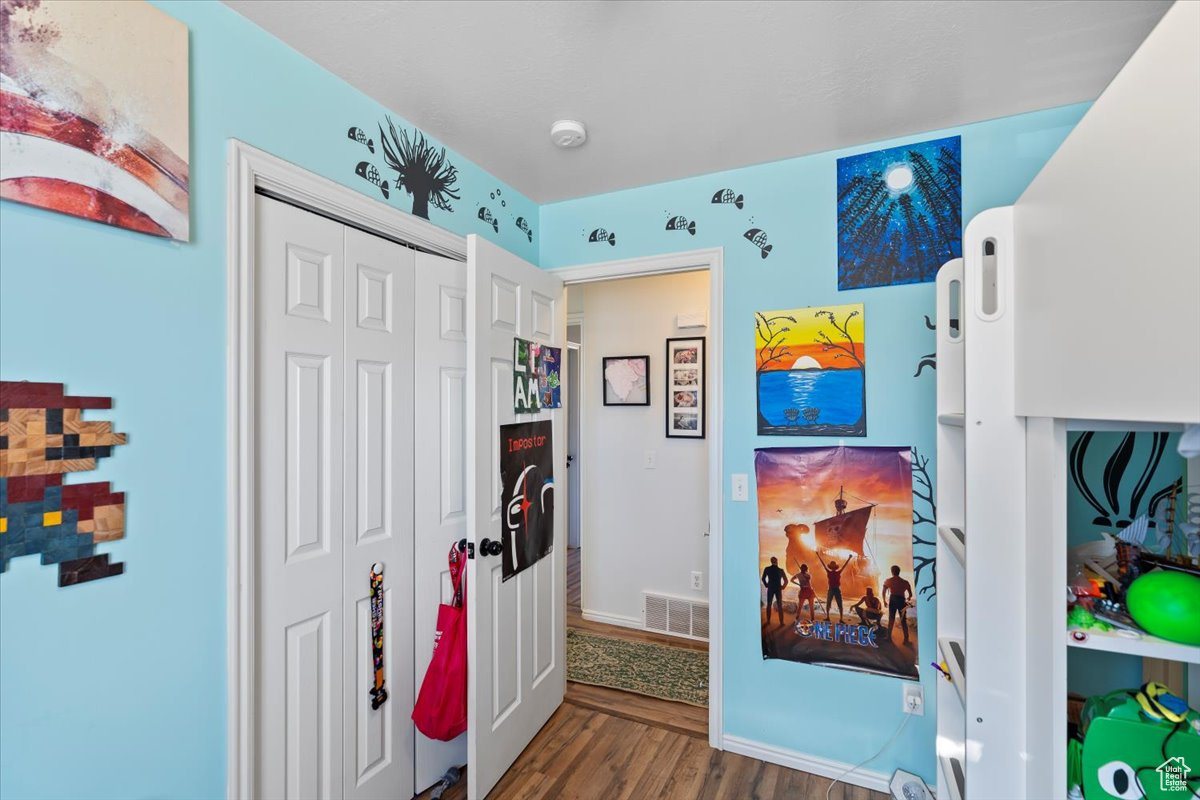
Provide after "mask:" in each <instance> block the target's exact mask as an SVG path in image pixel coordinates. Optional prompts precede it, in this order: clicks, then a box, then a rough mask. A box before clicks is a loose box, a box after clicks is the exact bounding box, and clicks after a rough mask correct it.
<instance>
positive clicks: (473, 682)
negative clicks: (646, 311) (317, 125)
mask: <svg viewBox="0 0 1200 800" xmlns="http://www.w3.org/2000/svg"><path fill="white" fill-rule="evenodd" d="M467 287H468V291H467V309H468V310H467V365H468V373H467V398H468V400H467V520H468V526H469V531H470V533H469V538H470V539H471V540H472V541H473V542H474V543H475V558H474V559H473V560H470V561H468V562H467V565H468V566H467V576H468V586H467V608H468V612H467V638H468V673H469V675H468V687H469V688H468V694H467V708H468V729H467V755H468V761H469V764H470V770H469V771H468V777H467V782H468V786H467V795H468V797H469V798H471V800H478V799H479V798H482V797H484V796H485V795H486V794H487V793H488V791H489V790H490V789H491V788H492V787H493V786H494V785H495V784H496V781H498V780H499V779H500V777H501V776H502V775H503V774H504V772H505V770H507V769H508V767H509V766H510V765H511V764H512V763H513V761H514V760H515V759H516V757H517V756H518V755H520V753H521V751H522V750H523V749H524V748H525V746H526V745H527V744H529V742H530V740H531V739H533V737H534V735H535V734H536V733H537V732H538V730H540V729H541V727H542V725H544V724H545V722H546V720H548V719H549V718H550V715H551V714H553V713H554V710H555V709H556V708H558V706H559V705H560V704H561V703H562V699H563V693H564V690H565V688H566V667H565V639H566V625H565V621H564V618H563V615H564V614H565V613H566V598H565V596H564V588H563V587H564V583H565V579H566V559H565V557H564V554H565V552H566V540H565V532H566V527H565V525H564V521H565V520H564V516H565V510H566V509H565V505H566V504H565V503H561V502H560V503H555V505H554V548H553V550H552V552H551V553H550V554H549V555H547V556H546V557H545V558H543V559H542V560H541V561H539V562H537V563H536V564H534V565H533V566H532V567H530V568H528V569H526V570H525V571H523V572H521V573H519V574H518V575H516V576H515V577H514V578H512V579H511V580H509V581H502V580H501V557H500V556H485V555H483V554H482V553H481V552H480V546H479V545H480V542H481V541H482V540H483V539H484V538H485V537H486V538H490V539H499V538H500V507H499V506H500V434H499V427H500V425H503V424H506V423H511V422H514V421H515V415H514V414H513V387H512V369H513V364H512V359H513V337H515V336H520V337H522V338H525V339H531V340H534V341H537V342H541V343H543V344H550V345H554V346H556V347H562V348H564V349H565V347H566V304H565V303H564V302H563V286H562V281H561V280H560V279H559V278H557V277H555V276H554V275H552V274H549V273H547V272H545V271H543V270H540V269H538V268H536V267H534V266H532V265H530V264H528V263H526V262H525V261H522V260H521V259H519V258H517V257H516V256H514V255H512V254H511V253H509V252H507V251H506V250H502V249H501V248H499V247H497V246H496V245H494V244H491V243H490V242H487V241H485V240H483V239H480V238H479V237H478V236H474V235H472V236H468V237H467ZM563 413H564V412H563V410H562V409H560V410H557V411H542V412H541V413H539V414H537V415H532V416H528V417H524V419H529V420H543V419H549V420H551V421H552V424H553V429H552V435H553V441H554V474H555V476H556V477H558V479H559V480H560V481H564V482H565V475H566V458H565V453H566V426H565V425H564V424H563V419H564V418H563Z"/></svg>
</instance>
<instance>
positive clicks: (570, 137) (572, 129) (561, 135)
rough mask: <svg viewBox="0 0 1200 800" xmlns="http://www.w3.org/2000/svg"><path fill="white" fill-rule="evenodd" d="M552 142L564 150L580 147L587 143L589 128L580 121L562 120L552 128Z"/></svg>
mask: <svg viewBox="0 0 1200 800" xmlns="http://www.w3.org/2000/svg"><path fill="white" fill-rule="evenodd" d="M550 141H552V142H554V144H555V145H557V146H558V147H561V148H563V149H564V150H569V149H571V148H572V147H579V146H580V145H582V144H583V143H584V142H586V141H587V128H585V127H584V126H583V123H582V122H579V121H578V120H573V119H560V120H559V121H558V122H556V123H554V124H553V125H551V126H550Z"/></svg>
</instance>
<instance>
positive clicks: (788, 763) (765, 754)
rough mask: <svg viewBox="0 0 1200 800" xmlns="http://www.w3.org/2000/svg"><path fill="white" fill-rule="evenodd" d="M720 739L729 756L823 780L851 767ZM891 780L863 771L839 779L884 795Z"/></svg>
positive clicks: (743, 741) (740, 740)
mask: <svg viewBox="0 0 1200 800" xmlns="http://www.w3.org/2000/svg"><path fill="white" fill-rule="evenodd" d="M721 738H722V740H723V741H722V744H723V745H724V749H726V750H728V751H729V752H731V753H737V754H738V755H743V756H749V757H750V758H757V759H758V760H760V761H768V762H770V763H772V764H778V765H779V766H781V767H789V768H790V769H798V770H800V771H801V772H810V773H812V774H813V775H820V776H821V777H823V778H830V779H833V778H836V777H838V776H839V775H841V774H842V773H843V772H845V771H846V770H848V769H850V767H852V766H854V765H853V764H846V763H843V762H841V761H834V760H832V759H828V758H821V757H820V756H813V755H809V754H808V753H801V752H799V751H797V750H789V749H787V748H785V747H775V746H774V745H769V744H764V743H763V742H756V741H754V740H752V739H743V738H742V737H741V736H730V735H729V734H728V733H727V734H725V735H724V736H723V737H721ZM890 780H891V776H890V775H884V774H883V773H882V772H876V771H874V770H870V769H865V768H863V769H858V770H856V771H855V772H854V773H853V774H851V775H848V776H846V777H845V778H842V782H843V783H849V784H853V785H855V786H862V787H863V788H865V789H872V790H874V791H876V792H883V793H884V794H887V793H888V791H889V789H888V782H889V781H890Z"/></svg>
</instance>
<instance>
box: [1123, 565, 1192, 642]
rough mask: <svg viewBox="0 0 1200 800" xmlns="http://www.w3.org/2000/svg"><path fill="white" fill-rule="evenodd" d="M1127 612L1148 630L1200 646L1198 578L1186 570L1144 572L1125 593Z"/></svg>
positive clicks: (1164, 636)
mask: <svg viewBox="0 0 1200 800" xmlns="http://www.w3.org/2000/svg"><path fill="white" fill-rule="evenodd" d="M1125 603H1126V605H1127V606H1128V608H1129V615H1130V616H1131V617H1133V619H1134V621H1135V622H1137V624H1138V625H1140V626H1141V627H1142V628H1144V629H1145V630H1146V631H1147V632H1148V633H1151V634H1153V635H1155V636H1158V637H1161V638H1163V639H1168V640H1170V641H1172V642H1181V643H1183V644H1191V645H1200V578H1197V577H1196V576H1195V575H1190V574H1188V573H1186V572H1179V571H1176V570H1166V569H1157V570H1154V571H1153V572H1147V573H1146V574H1144V575H1142V576H1141V577H1139V578H1138V579H1137V580H1135V581H1134V582H1133V583H1132V584H1130V586H1129V590H1128V591H1127V592H1126V593H1125Z"/></svg>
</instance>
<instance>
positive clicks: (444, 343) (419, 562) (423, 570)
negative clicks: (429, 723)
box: [413, 253, 467, 792]
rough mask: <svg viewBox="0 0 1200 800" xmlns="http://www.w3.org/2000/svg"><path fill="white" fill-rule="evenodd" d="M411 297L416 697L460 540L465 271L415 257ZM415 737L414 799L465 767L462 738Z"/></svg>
mask: <svg viewBox="0 0 1200 800" xmlns="http://www.w3.org/2000/svg"><path fill="white" fill-rule="evenodd" d="M416 259H417V276H416V290H415V292H414V299H415V301H416V373H415V380H414V383H415V386H416V389H417V392H416V418H417V425H416V428H415V430H414V433H413V444H414V445H415V447H416V453H417V457H416V465H417V469H416V484H415V486H416V521H417V527H416V578H415V580H414V582H413V591H414V595H415V600H416V623H415V624H416V638H415V643H416V644H415V646H416V652H415V653H414V661H415V663H416V672H415V674H414V679H415V685H416V687H417V688H418V689H419V688H420V686H421V681H422V680H424V678H425V671H426V669H427V668H428V667H429V660H430V658H431V656H432V653H433V635H434V630H435V628H436V622H437V611H438V606H439V605H440V604H441V603H449V602H450V601H451V599H452V597H451V594H452V590H451V588H450V570H449V568H448V567H447V565H446V555H447V553H448V552H449V550H450V545H451V544H452V543H455V542H458V541H459V540H460V539H463V538H465V537H466V535H467V486H466V482H467V461H466V458H467V442H466V430H465V426H466V403H467V265H466V264H464V263H462V262H461V261H453V260H451V259H449V258H442V257H440V256H434V255H429V254H428V253H418V254H417V256H416ZM416 737H417V765H416V769H417V778H416V780H417V791H419V792H420V791H424V790H425V789H427V788H429V787H430V786H432V785H433V784H434V783H435V782H436V781H437V779H438V778H440V777H441V776H442V774H443V773H445V771H446V769H447V768H448V767H451V766H461V765H462V764H465V763H467V736H466V734H463V735H462V736H459V737H458V738H457V739H455V740H453V741H451V742H440V741H437V740H435V739H429V738H427V737H425V736H424V735H423V734H422V733H421V732H420V731H417V733H416Z"/></svg>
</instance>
